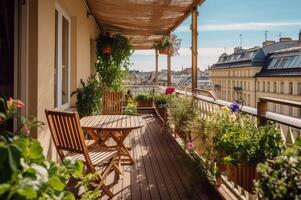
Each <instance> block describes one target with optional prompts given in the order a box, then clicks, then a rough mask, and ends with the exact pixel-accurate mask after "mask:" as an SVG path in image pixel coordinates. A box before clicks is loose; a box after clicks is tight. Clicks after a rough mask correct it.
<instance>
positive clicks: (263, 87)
mask: <svg viewBox="0 0 301 200" xmlns="http://www.w3.org/2000/svg"><path fill="white" fill-rule="evenodd" d="M261 91H262V92H265V81H263V84H262V89H261Z"/></svg>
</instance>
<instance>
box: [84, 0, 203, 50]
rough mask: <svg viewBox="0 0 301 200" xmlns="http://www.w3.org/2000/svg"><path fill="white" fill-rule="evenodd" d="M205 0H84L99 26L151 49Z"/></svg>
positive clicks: (135, 46)
mask: <svg viewBox="0 0 301 200" xmlns="http://www.w3.org/2000/svg"><path fill="white" fill-rule="evenodd" d="M204 1H205V0H86V3H87V5H88V7H89V9H90V10H91V14H92V15H93V16H94V18H95V20H96V22H97V23H98V25H99V27H100V29H101V30H102V31H104V32H110V33H112V34H121V35H124V36H127V37H128V38H130V39H131V42H132V45H133V46H134V48H135V49H151V48H152V47H153V43H154V41H156V40H159V39H161V38H162V37H163V36H164V35H169V34H170V32H172V31H174V30H175V29H176V28H177V27H178V26H179V25H180V24H181V23H182V22H183V21H184V20H185V19H186V18H187V17H188V16H189V14H190V11H191V9H192V8H193V7H194V6H196V5H200V4H202V3H203V2H204Z"/></svg>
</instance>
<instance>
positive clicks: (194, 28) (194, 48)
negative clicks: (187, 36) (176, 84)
mask: <svg viewBox="0 0 301 200" xmlns="http://www.w3.org/2000/svg"><path fill="white" fill-rule="evenodd" d="M191 18H192V24H191V33H192V36H191V38H192V40H191V43H192V45H191V64H192V66H191V78H192V81H191V83H192V84H191V89H192V92H195V89H196V88H197V87H198V84H197V83H198V74H197V73H198V21H197V20H198V9H197V6H196V7H194V8H193V9H192V11H191Z"/></svg>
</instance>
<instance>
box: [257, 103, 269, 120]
mask: <svg viewBox="0 0 301 200" xmlns="http://www.w3.org/2000/svg"><path fill="white" fill-rule="evenodd" d="M267 111H268V102H267V101H264V100H262V99H260V98H259V102H258V103H257V117H258V126H262V125H265V124H266V123H267V120H266V118H265V116H266V113H267Z"/></svg>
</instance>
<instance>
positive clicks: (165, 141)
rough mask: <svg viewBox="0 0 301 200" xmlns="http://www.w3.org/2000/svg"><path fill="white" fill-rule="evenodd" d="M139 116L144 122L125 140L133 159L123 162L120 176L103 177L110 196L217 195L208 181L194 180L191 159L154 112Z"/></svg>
mask: <svg viewBox="0 0 301 200" xmlns="http://www.w3.org/2000/svg"><path fill="white" fill-rule="evenodd" d="M142 116H143V118H144V119H145V120H146V122H147V123H146V126H145V127H143V128H141V129H139V130H137V131H133V132H132V133H131V134H130V136H129V138H128V139H127V141H126V142H127V143H128V145H129V146H130V147H132V150H131V154H132V155H133V157H134V159H135V161H136V163H135V164H134V165H131V166H122V169H121V170H122V171H123V173H124V175H123V176H120V178H119V180H116V179H117V178H116V176H115V175H114V173H112V174H111V175H110V176H109V177H108V179H107V180H106V184H107V185H109V186H110V188H111V190H112V192H113V194H114V195H115V196H114V197H113V199H133V200H135V199H153V200H156V199H163V200H167V199H172V200H177V199H204V200H206V199H210V200H218V199H220V197H219V196H218V195H217V193H216V192H215V190H213V189H212V188H211V187H210V186H209V184H207V183H204V182H203V181H201V182H196V181H195V180H194V178H193V176H194V174H193V171H192V170H191V168H190V167H189V166H191V165H190V164H189V163H191V160H190V159H189V157H188V156H187V155H186V154H185V153H184V152H183V150H182V149H181V147H180V146H179V145H178V144H177V142H176V141H175V140H174V139H173V138H172V136H171V135H170V134H168V133H165V132H164V129H163V128H162V126H161V123H160V121H159V119H157V117H155V115H153V114H143V115H142ZM193 180H194V181H193ZM101 199H108V197H107V196H105V195H104V196H102V198H101Z"/></svg>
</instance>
